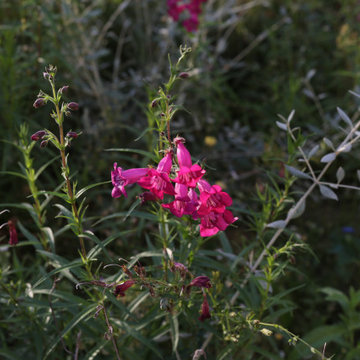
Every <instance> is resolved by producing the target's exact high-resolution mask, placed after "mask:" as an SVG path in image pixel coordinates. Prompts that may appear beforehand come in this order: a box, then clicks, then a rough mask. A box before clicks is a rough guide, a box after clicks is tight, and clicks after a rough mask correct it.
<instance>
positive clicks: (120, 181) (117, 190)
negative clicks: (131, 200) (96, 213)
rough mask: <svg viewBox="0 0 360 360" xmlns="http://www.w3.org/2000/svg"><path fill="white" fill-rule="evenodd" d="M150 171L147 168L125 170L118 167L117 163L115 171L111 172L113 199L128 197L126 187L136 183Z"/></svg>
mask: <svg viewBox="0 0 360 360" xmlns="http://www.w3.org/2000/svg"><path fill="white" fill-rule="evenodd" d="M148 170H149V169H146V168H135V169H129V170H123V169H122V168H121V167H118V166H117V163H114V170H113V171H111V181H112V184H113V186H114V188H113V190H112V192H111V196H112V197H113V198H118V197H120V196H121V195H124V196H125V197H127V193H126V190H125V186H126V185H129V184H134V183H136V182H137V181H138V180H140V179H141V178H142V177H143V176H145V175H146V174H147V172H148Z"/></svg>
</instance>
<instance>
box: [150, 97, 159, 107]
mask: <svg viewBox="0 0 360 360" xmlns="http://www.w3.org/2000/svg"><path fill="white" fill-rule="evenodd" d="M157 104H158V101H157V100H156V99H155V100H153V101H152V102H151V107H152V108H154V107H155V106H156V105H157Z"/></svg>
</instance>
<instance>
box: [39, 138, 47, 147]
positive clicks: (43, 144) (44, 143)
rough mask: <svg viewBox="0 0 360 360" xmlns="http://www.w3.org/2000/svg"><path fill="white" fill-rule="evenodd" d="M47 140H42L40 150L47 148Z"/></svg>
mask: <svg viewBox="0 0 360 360" xmlns="http://www.w3.org/2000/svg"><path fill="white" fill-rule="evenodd" d="M48 142H49V141H48V140H43V141H42V142H41V143H40V147H42V148H44V147H46V146H47V144H48Z"/></svg>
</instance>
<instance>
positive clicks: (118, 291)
mask: <svg viewBox="0 0 360 360" xmlns="http://www.w3.org/2000/svg"><path fill="white" fill-rule="evenodd" d="M134 284H135V281H134V280H126V281H125V282H124V283H122V284H120V285H117V286H116V288H115V291H114V295H115V296H116V297H123V296H125V291H126V290H127V289H129V288H130V287H131V286H133V285H134Z"/></svg>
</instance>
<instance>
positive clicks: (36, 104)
mask: <svg viewBox="0 0 360 360" xmlns="http://www.w3.org/2000/svg"><path fill="white" fill-rule="evenodd" d="M43 105H45V100H44V98H38V99H36V100H35V102H34V103H33V107H34V108H35V109H37V108H39V107H41V106H43Z"/></svg>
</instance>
